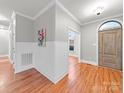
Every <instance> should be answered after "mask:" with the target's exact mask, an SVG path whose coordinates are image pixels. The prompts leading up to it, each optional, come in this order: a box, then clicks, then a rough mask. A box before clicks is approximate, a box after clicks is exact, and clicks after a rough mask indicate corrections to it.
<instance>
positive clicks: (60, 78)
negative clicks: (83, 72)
mask: <svg viewBox="0 0 124 93" xmlns="http://www.w3.org/2000/svg"><path fill="white" fill-rule="evenodd" d="M66 75H68V72H65V73H63V74H62V75H61V76H60V77H59V78H57V79H56V80H54V82H53V83H54V84H57V83H58V82H59V81H60V80H62V79H63V78H64V77H65V76H66Z"/></svg>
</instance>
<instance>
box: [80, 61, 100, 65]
mask: <svg viewBox="0 0 124 93" xmlns="http://www.w3.org/2000/svg"><path fill="white" fill-rule="evenodd" d="M81 63H87V64H91V65H95V66H98V63H97V62H95V61H88V60H84V59H82V60H81Z"/></svg>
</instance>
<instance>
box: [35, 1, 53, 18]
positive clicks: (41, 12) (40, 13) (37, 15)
mask: <svg viewBox="0 0 124 93" xmlns="http://www.w3.org/2000/svg"><path fill="white" fill-rule="evenodd" d="M54 4H55V1H52V2H51V3H49V4H48V5H47V6H46V7H45V8H43V9H42V10H41V11H40V12H39V13H37V14H36V15H35V16H34V17H33V20H35V19H37V18H38V17H39V16H40V15H42V14H44V13H45V12H46V11H47V10H48V9H50V8H51V7H52V6H53V5H54Z"/></svg>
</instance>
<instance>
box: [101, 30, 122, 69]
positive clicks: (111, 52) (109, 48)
mask: <svg viewBox="0 0 124 93" xmlns="http://www.w3.org/2000/svg"><path fill="white" fill-rule="evenodd" d="M99 65H101V66H106V67H110V68H115V69H120V70H121V69H122V66H121V65H122V32H121V29H113V30H106V31H100V32H99Z"/></svg>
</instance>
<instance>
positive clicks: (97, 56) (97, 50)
mask: <svg viewBox="0 0 124 93" xmlns="http://www.w3.org/2000/svg"><path fill="white" fill-rule="evenodd" d="M118 17H119V16H118ZM110 20H115V21H118V22H120V23H121V25H122V28H123V22H122V21H120V20H117V19H114V18H112V19H106V20H104V21H102V22H101V23H100V24H99V25H98V27H97V29H96V31H97V33H96V62H97V64H98V65H99V62H98V58H99V53H98V52H99V49H98V47H99V45H98V31H99V27H100V26H101V25H102V24H103V23H105V22H107V21H110Z"/></svg>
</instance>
